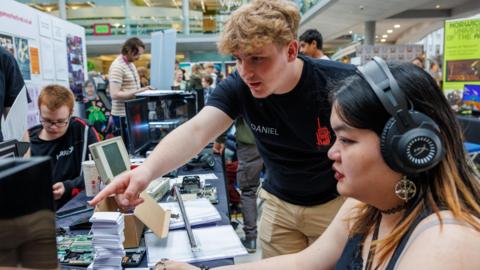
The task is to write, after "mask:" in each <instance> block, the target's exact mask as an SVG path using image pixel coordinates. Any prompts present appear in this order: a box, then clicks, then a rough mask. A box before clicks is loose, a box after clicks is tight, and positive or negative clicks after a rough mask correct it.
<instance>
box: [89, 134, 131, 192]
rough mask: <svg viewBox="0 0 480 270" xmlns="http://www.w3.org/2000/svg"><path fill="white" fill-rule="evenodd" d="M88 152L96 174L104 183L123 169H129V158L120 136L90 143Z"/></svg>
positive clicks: (108, 181)
mask: <svg viewBox="0 0 480 270" xmlns="http://www.w3.org/2000/svg"><path fill="white" fill-rule="evenodd" d="M89 149H90V153H91V154H92V156H93V160H94V161H95V166H96V167H97V170H98V174H99V175H100V178H101V179H102V181H103V182H104V183H105V184H108V183H110V181H111V180H112V179H113V178H114V177H115V176H117V175H119V174H121V173H122V172H124V171H127V170H130V158H129V157H128V153H127V149H126V148H125V144H124V143H123V140H122V137H115V138H111V139H108V140H105V141H101V142H98V143H94V144H91V145H90V146H89Z"/></svg>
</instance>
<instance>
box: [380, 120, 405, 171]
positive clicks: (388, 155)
mask: <svg viewBox="0 0 480 270" xmlns="http://www.w3.org/2000/svg"><path fill="white" fill-rule="evenodd" d="M396 122H397V120H396V119H395V117H390V119H388V121H387V123H386V124H385V127H384V128H383V131H382V134H381V135H380V150H381V152H382V157H383V160H384V161H385V163H387V165H388V166H389V167H390V168H391V169H392V170H394V171H397V172H398V171H399V170H400V169H401V167H398V166H397V165H396V164H397V163H396V162H395V157H394V155H395V153H394V152H395V151H394V146H393V145H392V139H391V137H392V136H391V134H392V133H393V134H398V133H399V130H398V128H397V126H396ZM392 131H393V132H392Z"/></svg>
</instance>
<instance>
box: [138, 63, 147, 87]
mask: <svg viewBox="0 0 480 270" xmlns="http://www.w3.org/2000/svg"><path fill="white" fill-rule="evenodd" d="M137 71H138V76H139V77H140V86H141V87H147V86H149V85H150V71H149V70H148V69H147V68H146V67H139V68H138V69H137Z"/></svg>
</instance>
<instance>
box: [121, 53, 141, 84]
mask: <svg viewBox="0 0 480 270" xmlns="http://www.w3.org/2000/svg"><path fill="white" fill-rule="evenodd" d="M122 58H123V61H124V62H125V64H127V67H128V69H130V72H131V73H132V76H133V80H134V81H135V86H136V87H138V81H137V76H136V75H135V73H136V72H135V70H133V68H132V66H131V65H130V64H131V63H130V62H128V60H127V57H125V56H122ZM132 65H133V64H132Z"/></svg>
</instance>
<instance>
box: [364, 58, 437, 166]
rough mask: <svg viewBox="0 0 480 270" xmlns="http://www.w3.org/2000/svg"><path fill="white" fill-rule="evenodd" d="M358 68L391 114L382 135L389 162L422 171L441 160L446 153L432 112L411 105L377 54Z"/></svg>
mask: <svg viewBox="0 0 480 270" xmlns="http://www.w3.org/2000/svg"><path fill="white" fill-rule="evenodd" d="M357 71H358V73H359V75H360V76H361V77H362V78H363V79H364V80H365V81H366V82H367V83H368V84H369V85H370V88H371V89H372V90H373V92H374V93H375V95H376V96H377V97H378V99H379V100H380V102H381V104H382V105H383V107H384V108H385V110H386V111H387V112H388V113H389V114H390V115H391V116H392V117H391V118H390V119H389V120H388V121H387V123H386V124H385V126H384V128H383V131H382V134H381V136H380V145H381V151H382V156H383V158H384V160H385V161H386V163H387V164H388V165H389V166H390V167H391V168H392V169H393V170H395V171H398V172H402V173H405V174H410V173H419V172H422V171H425V170H428V169H430V168H432V167H433V166H435V165H436V164H438V163H439V162H440V160H441V159H442V157H443V155H444V148H443V145H442V140H441V138H440V136H439V133H440V132H439V128H438V125H437V124H436V123H435V122H434V121H433V120H432V119H431V118H430V117H429V116H427V115H425V114H423V113H421V112H417V111H415V110H414V109H413V108H412V109H409V108H408V101H409V100H408V97H407V96H406V95H405V94H404V93H403V92H402V90H401V89H400V87H399V86H398V83H397V81H396V80H395V78H394V77H393V74H392V72H391V71H390V69H389V68H388V66H387V64H386V63H385V61H384V60H383V59H381V58H380V57H374V58H373V61H370V62H368V63H367V64H365V65H364V66H362V67H358V68H357Z"/></svg>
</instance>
